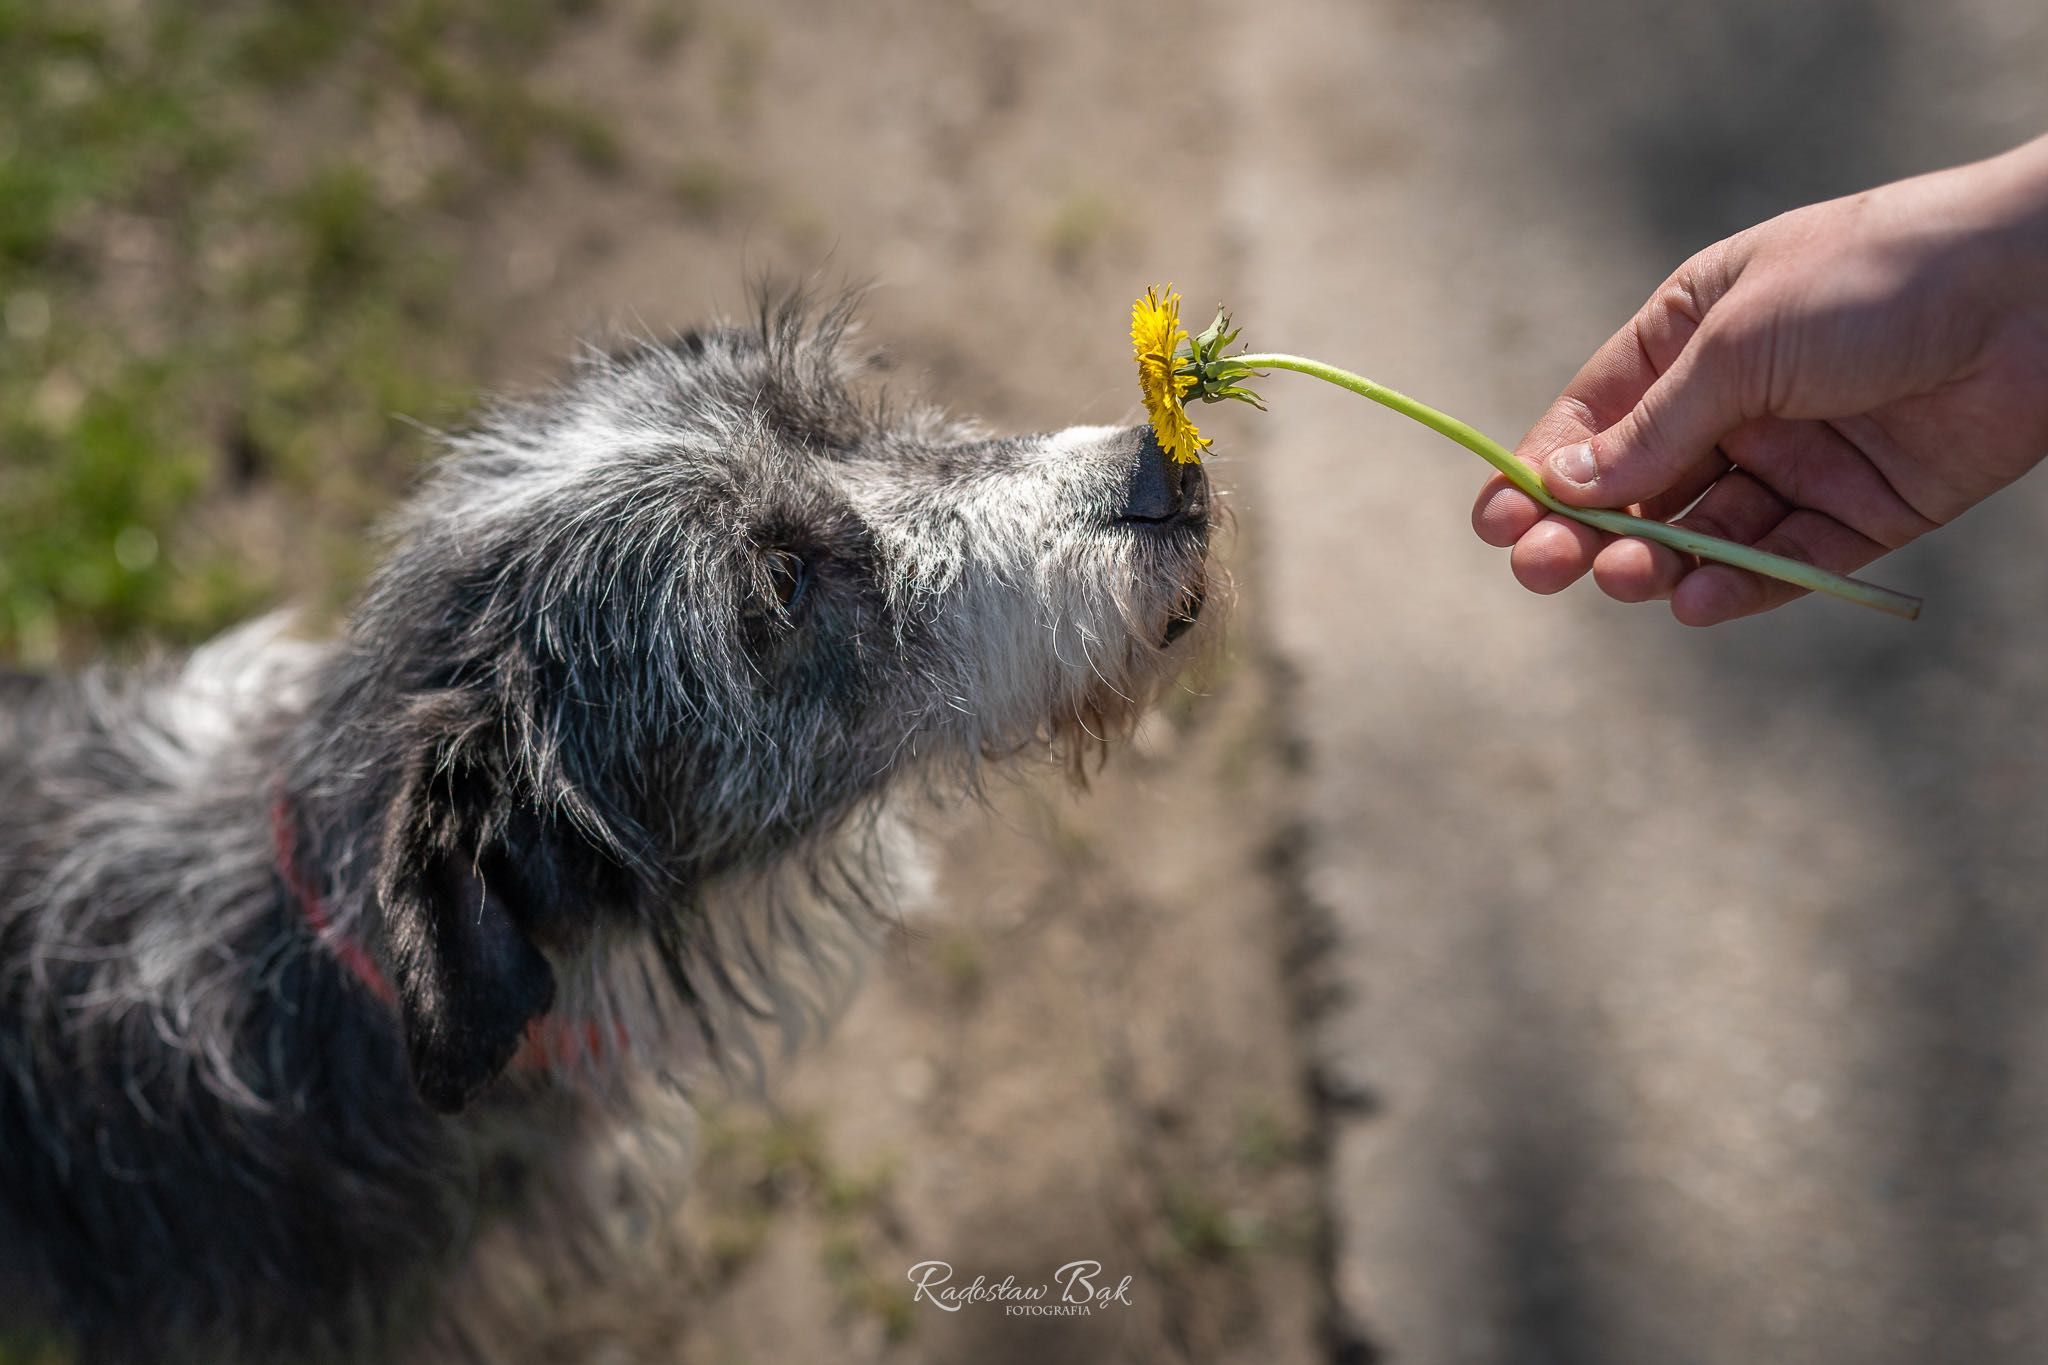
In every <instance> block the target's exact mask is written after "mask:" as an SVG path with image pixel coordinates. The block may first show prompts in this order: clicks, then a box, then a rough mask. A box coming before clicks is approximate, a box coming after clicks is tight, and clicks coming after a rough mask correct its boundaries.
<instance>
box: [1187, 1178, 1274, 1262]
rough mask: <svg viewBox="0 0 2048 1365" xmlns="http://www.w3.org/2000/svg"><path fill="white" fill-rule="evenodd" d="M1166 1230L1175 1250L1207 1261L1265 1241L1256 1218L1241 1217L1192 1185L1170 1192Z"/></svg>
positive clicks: (1253, 1247)
mask: <svg viewBox="0 0 2048 1365" xmlns="http://www.w3.org/2000/svg"><path fill="white" fill-rule="evenodd" d="M1166 1230H1167V1234H1168V1236H1170V1237H1171V1238H1172V1239H1173V1246H1174V1249H1175V1250H1176V1251H1178V1252H1180V1253H1181V1254H1183V1255H1186V1256H1192V1257H1194V1258H1196V1259H1197V1260H1204V1261H1222V1260H1228V1259H1230V1258H1231V1257H1234V1256H1238V1255H1241V1254H1243V1253H1244V1252H1246V1251H1250V1250H1253V1249H1255V1248H1257V1247H1258V1246H1260V1245H1261V1244H1262V1242H1263V1240H1264V1239H1263V1236H1262V1231H1261V1229H1260V1227H1259V1225H1258V1223H1257V1222H1256V1220H1253V1219H1249V1218H1246V1217H1243V1216H1241V1215H1240V1214H1238V1213H1237V1212H1235V1211H1234V1210H1232V1209H1231V1208H1229V1207H1228V1206H1227V1205H1225V1204H1223V1203H1222V1202H1221V1201H1219V1200H1217V1199H1216V1198H1215V1197H1214V1196H1212V1195H1210V1194H1209V1193H1208V1192H1207V1191H1205V1190H1200V1189H1197V1188H1195V1187H1193V1186H1192V1185H1182V1186H1177V1187H1175V1188H1174V1189H1172V1190H1170V1191H1169V1192H1168V1194H1167V1199H1166Z"/></svg>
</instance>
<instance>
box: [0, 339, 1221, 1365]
mask: <svg viewBox="0 0 2048 1365" xmlns="http://www.w3.org/2000/svg"><path fill="white" fill-rule="evenodd" d="M846 326H847V314H846V310H845V308H843V307H841V308H834V309H829V310H826V311H825V312H824V313H822V314H821V315H817V316H815V317H812V318H809V319H808V320H807V317H806V314H805V312H804V310H803V309H801V308H800V307H797V306H795V305H788V304H779V305H771V306H768V307H764V309H763V311H762V316H761V318H760V320H759V322H758V323H757V324H756V325H754V326H751V327H747V328H727V329H718V330H710V331H704V332H697V333H691V334H688V335H684V336H681V337H678V338H676V339H675V340H673V341H670V342H668V343H666V344H662V345H649V346H644V347H641V348H639V349H636V350H633V351H631V352H630V353H627V354H623V355H618V356H610V357H603V358H592V359H591V360H589V361H588V362H587V363H585V364H584V365H583V366H582V368H581V369H580V370H579V372H578V373H576V374H575V376H574V377H573V378H572V379H571V380H570V381H569V382H568V384H567V385H566V386H565V387H563V388H562V389H561V390H560V391H558V392H556V393H553V394H552V395H549V396H547V397H544V398H542V399H540V400H538V401H534V402H529V403H522V404H516V405H508V406H504V407H501V408H499V409H497V410H496V411H494V412H492V413H491V414H490V415H489V416H488V417H487V418H486V419H485V420H484V421H483V423H482V424H481V425H480V426H479V427H478V428H477V429H475V430H474V431H472V432H470V433H468V434H465V435H462V436H458V437H454V438H451V440H450V442H449V444H450V446H451V447H452V449H451V450H450V452H449V453H448V455H447V456H446V457H445V458H443V459H442V460H441V461H440V462H439V463H438V465H437V466H436V468H435V469H434V470H433V471H432V473H431V474H430V475H429V477H428V478H427V479H426V481H425V484H424V487H423V488H422V489H421V491H420V492H419V493H418V494H417V496H416V497H415V498H414V499H413V501H412V502H411V503H410V505H409V506H408V507H407V509H406V510H405V512H404V513H403V515H402V516H401V517H400V519H399V521H398V522H397V525H396V536H395V544H394V548H393V550H392V553H391V555H390V557H389V559H388V561H387V562H386V563H385V565H384V566H383V568H382V570H381V571H380V572H378V573H377V574H376V575H375V577H374V579H373V581H372V582H371V584H370V586H369V588H368V590H367V592H366V594H365V595H364V597H363V599H362V601H361V602H360V604H359V605H358V606H357V608H356V609H355V611H354V613H353V616H352V618H351V620H350V622H349V625H348V628H347V631H346V633H345V635H344V637H343V638H342V639H341V640H340V641H339V642H337V643H333V644H318V645H316V644H308V643H302V642H296V641H293V640H290V639H288V638H286V637H285V636H284V634H283V633H282V631H281V630H280V628H279V627H278V626H277V625H276V624H274V623H259V624H258V625H255V626H251V627H245V628H243V629H242V630H241V631H238V632H236V633H233V634H231V635H229V636H227V637H225V638H223V639H221V640H220V641H218V642H216V643H214V644H211V645H209V646H207V647H205V648H203V649H201V650H199V651H198V652H197V653H195V654H193V655H192V656H191V657H190V658H189V659H187V660H185V661H183V662H182V663H180V664H177V665H175V666H166V667H162V668H157V669H152V670H144V671H139V672H136V673H133V674H113V673H107V672H95V673H88V674H86V675H85V676H83V677H80V678H77V679H72V680H54V679H24V678H12V679H0V1328H6V1327H9V1326H24V1325H25V1326H27V1327H29V1328H31V1329H36V1330H56V1331H60V1332H62V1333H64V1334H66V1335H68V1336H70V1337H72V1338H74V1339H75V1340H76V1342H77V1344H78V1349H79V1351H80V1353H81V1357H82V1358H83V1359H85V1360H87V1361H109V1362H114V1361H119V1362H126V1361H152V1362H154V1361H164V1360H203V1361H209V1362H213V1361H243V1360H257V1361H275V1360H292V1359H376V1360H384V1359H389V1358H391V1355H392V1354H393V1353H394V1352H395V1351H398V1350H400V1349H401V1348H403V1347H404V1346H405V1345H406V1343H408V1342H414V1341H417V1340H418V1339H419V1338H418V1334H419V1333H420V1332H422V1331H428V1330H436V1329H435V1324H437V1323H438V1322H439V1320H440V1309H439V1307H438V1302H439V1295H440V1287H441V1286H442V1285H444V1284H445V1283H446V1282H447V1281H448V1279H449V1278H450V1277H451V1276H452V1275H454V1274H455V1273H456V1272H457V1270H458V1268H459V1267H460V1266H461V1265H462V1263H463V1260H464V1257H465V1254H466V1252H467V1250H468V1248H469V1245H470V1243H471V1241H472V1239H473V1235H474V1233H475V1231H476V1228H477V1227H478V1225H479V1222H480V1214H481V1213H482V1212H484V1211H486V1210H487V1209H489V1208H495V1207H498V1206H500V1205H503V1206H509V1207H513V1208H517V1207H519V1206H521V1205H522V1204H528V1203H530V1202H531V1200H532V1198H533V1197H535V1196H534V1195H533V1191H534V1190H536V1189H539V1188H542V1187H543V1186H545V1185H546V1181H545V1179H544V1178H543V1177H544V1173H545V1171H546V1170H547V1169H548V1168H549V1167H550V1166H551V1165H553V1164H557V1163H563V1162H568V1161H571V1160H573V1159H574V1154H575V1152H576V1151H577V1149H578V1147H579V1144H580V1143H582V1142H586V1141H588V1140H589V1139H590V1138H591V1136H592V1134H593V1132H594V1131H597V1130H600V1129H601V1124H600V1123H599V1122H598V1119H599V1118H602V1119H603V1120H604V1121H606V1122H617V1121H618V1120H619V1110H620V1106H619V1105H618V1104H616V1103H611V1104H608V1103H606V1101H607V1099H611V1100H616V1099H617V1098H618V1097H619V1096H621V1095H626V1096H630V1095H631V1094H632V1093H633V1091H634V1090H635V1088H636V1087H637V1086H638V1085H639V1084H640V1082H639V1081H633V1082H631V1083H628V1082H627V1081H626V1080H624V1079H622V1078H631V1077H640V1078H645V1077H647V1076H649V1075H655V1076H667V1075H673V1074H675V1073H676V1072H678V1071H679V1070H680V1069H682V1068H683V1067H684V1066H685V1065H686V1064H687V1063H688V1062H689V1061H690V1059H691V1058H693V1057H697V1058H701V1057H704V1056H707V1055H708V1056H714V1057H715V1056H716V1055H717V1054H718V1053H719V1052H720V1050H721V1049H724V1048H727V1047H729V1046H730V1045H731V1041H730V1040H731V1038H732V1036H733V1034H734V1028H733V1025H734V1024H735V1023H736V1022H738V1023H744V1022H745V1021H744V1019H743V1018H742V1017H741V1014H742V1013H743V1012H760V1013H764V1014H772V1013H774V1012H775V1011H776V1010H777V1009H778V1008H779V1007H780V1006H781V1005H782V1004H783V1001H784V998H785V997H787V996H790V995H792V994H795V993H796V992H793V991H791V990H790V989H789V975H788V974H789V972H790V971H791V970H793V969H794V968H792V966H791V961H792V958H793V957H794V958H796V959H805V958H810V959H816V958H818V957H820V956H821V955H823V954H824V953H825V949H824V947H823V946H822V944H823V943H824V941H825V939H826V937H827V934H826V930H825V925H826V922H827V921H834V922H838V921H843V920H844V919H846V918H847V912H851V913H852V916H853V917H854V918H859V917H860V916H861V915H863V914H866V913H869V912H871V911H872V910H873V909H875V908H876V907H878V906H884V905H886V902H887V899H888V896H889V894H890V893H889V890H888V882H889V877H890V872H889V868H888V866H887V850H888V846H889V843H890V841H889V840H888V839H887V838H886V837H884V829H885V826H884V823H883V822H882V821H880V820H879V819H878V817H877V812H878V811H879V810H880V809H881V805H880V802H881V798H882V797H883V796H884V795H885V793H887V792H888V791H889V790H890V789H891V788H898V787H901V786H902V785H903V782H904V780H905V779H912V780H914V781H917V782H920V783H923V784H932V783H938V784H944V789H945V790H949V791H958V790H961V787H960V786H959V785H958V784H963V783H964V784H967V785H968V786H970V787H971V784H972V783H973V780H974V774H975V772H976V770H977V767H978V765H979V764H980V763H981V762H982V760H983V759H985V758H987V757H991V756H994V757H1000V756H1005V755H1009V754H1013V753H1016V752H1019V751H1031V750H1034V749H1036V750H1040V751H1043V749H1044V747H1045V746H1048V745H1059V744H1062V743H1065V744H1073V743H1075V742H1081V743H1086V742H1089V741H1091V740H1093V739H1097V738H1100V737H1102V736H1105V735H1108V734H1109V733H1111V731H1112V730H1113V729H1115V728H1116V727H1118V726H1119V725H1121V724H1124V723H1126V722H1128V720H1129V719H1130V718H1131V717H1132V716H1133V714H1134V713H1135V711H1136V710H1137V708H1138V707H1139V706H1140V705H1141V704H1142V703H1143V702H1144V701H1145V700H1147V699H1148V697H1149V696H1150V695H1151V694H1152V693H1153V692H1154V691H1155V690H1156V689H1157V688H1158V687H1159V686H1160V685H1161V684H1162V683H1163V682H1164V681H1165V680H1167V679H1168V678H1169V677H1171V676H1172V675H1173V674H1174V673H1175V672H1176V671H1177V669H1178V668H1179V666H1180V663H1181V660H1182V655H1183V654H1184V652H1185V651H1186V649H1187V648H1188V646H1187V645H1186V644H1185V643H1180V637H1181V636H1182V635H1183V634H1184V633H1185V632H1186V629H1187V627H1188V626H1189V625H1190V624H1192V622H1193V620H1194V618H1195V616H1196V614H1197V613H1198V612H1199V610H1200V607H1201V603H1202V595H1203V583H1204V558H1205V554H1206V550H1207V541H1208V527H1209V498H1208V485H1207V482H1206V479H1205V476H1204V475H1203V473H1202V471H1201V469H1200V468H1199V467H1198V466H1189V467H1185V468H1183V467H1181V466H1177V465H1174V464H1171V463H1170V462H1168V461H1167V460H1166V459H1165V458H1164V457H1163V456H1162V455H1161V453H1160V451H1159V448H1158V446H1157V445H1156V443H1154V441H1153V440H1152V439H1151V436H1150V434H1149V433H1148V432H1147V431H1145V430H1144V429H1142V428H1139V429H1130V430H1112V429H1108V428H1076V429H1072V430H1068V431H1063V432H1060V433H1057V434H1054V435H1047V436H1034V437H1024V438H1017V439H995V440H992V439H985V438H983V437H982V436H980V435H979V434H978V433H976V432H974V431H972V430H969V429H967V428H965V427H963V426H961V425H959V424H956V423H953V422H949V421H947V420H944V419H943V418H941V417H940V416H938V415H937V414H934V413H931V412H926V411H899V412H890V411H885V410H884V409H883V408H881V407H880V406H878V405H876V404H874V403H872V402H869V401H866V400H863V399H861V398H859V397H857V396H856V395H855V394H854V392H853V391H852V389H851V388H850V387H849V378H850V376H851V368H850V363H849V362H848V361H847V360H846V359H845V353H846V351H847V347H846V345H845V344H844V343H845V336H846ZM792 948H793V949H794V952H793V953H792V951H791V950H792ZM558 1231H559V1229H558V1226H557V1224H555V1223H554V1222H552V1221H551V1222H550V1223H549V1224H548V1232H547V1234H546V1235H549V1236H553V1235H556V1234H557V1232H558ZM563 1235H566V1234H563Z"/></svg>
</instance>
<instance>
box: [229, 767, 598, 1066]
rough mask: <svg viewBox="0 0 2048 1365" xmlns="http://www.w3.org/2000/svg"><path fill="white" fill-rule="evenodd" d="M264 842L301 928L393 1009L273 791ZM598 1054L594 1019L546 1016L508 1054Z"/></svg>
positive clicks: (541, 1061)
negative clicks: (311, 869) (333, 910)
mask: <svg viewBox="0 0 2048 1365" xmlns="http://www.w3.org/2000/svg"><path fill="white" fill-rule="evenodd" d="M270 844H271V854H272V856H273V857H274V858H275V859H276V862H277V875H278V876H279V877H280V878H282V879H283V881H284V885H285V889H286V890H287V891H289V892H291V896H292V899H293V900H295V901H297V902H298V903H299V913H300V915H302V916H303V917H304V918H305V921H306V927H307V928H308V929H310V930H312V931H313V937H314V938H316V939H318V940H320V942H321V943H323V944H324V945H326V947H327V950H328V951H329V952H331V953H333V954H334V956H335V958H336V959H337V960H338V961H339V962H340V963H341V965H342V966H343V967H345V968H346V969H347V970H348V974H349V975H350V976H353V977H354V978H355V979H356V981H357V983H358V984H359V985H361V986H362V987H363V989H364V990H366V991H368V992H369V993H370V994H371V995H373V996H375V997H376V998H377V999H378V1000H379V1001H380V1002H381V1003H383V1004H384V1005H387V1006H389V1007H391V1008H393V1009H396V1008H397V1007H398V991H397V989H396V988H395V987H393V986H392V984H391V978H390V977H388V976H386V975H384V969H383V968H381V967H379V966H378V965H377V959H376V958H374V957H372V956H370V950H369V949H367V948H365V947H364V946H363V945H362V942H361V941H360V940H358V939H356V938H353V937H351V936H350V935H348V934H346V933H344V932H342V931H341V930H339V929H337V928H335V927H334V922H333V920H332V919H330V918H329V917H328V914H327V907H326V905H325V904H323V903H322V901H321V899H320V891H319V888H318V887H316V886H314V885H313V883H312V882H311V881H310V880H308V879H307V877H306V874H305V871H304V870H303V869H302V868H301V867H300V866H299V831H298V821H297V820H296V819H294V818H293V811H292V803H291V798H290V797H289V796H286V795H285V794H284V793H283V792H279V793H278V794H277V799H276V800H274V801H272V802H271V803H270ZM618 1032H619V1036H618V1037H617V1038H615V1039H614V1040H613V1041H614V1042H615V1043H616V1044H617V1045H618V1046H620V1047H624V1045H625V1042H626V1039H625V1029H624V1025H620V1026H619V1030H618ZM604 1053H605V1039H604V1034H603V1032H602V1031H601V1030H600V1029H599V1028H598V1026H597V1024H596V1022H595V1021H593V1020H587V1019H586V1020H580V1021H579V1020H575V1019H550V1018H548V1017H546V1016H545V1015H543V1016H542V1017H540V1018H537V1019H534V1020H532V1021H530V1022H529V1023H528V1024H527V1026H526V1038H525V1041H523V1042H522V1043H521V1044H520V1046H519V1051H518V1053H517V1054H516V1055H515V1056H514V1057H513V1058H512V1065H513V1066H515V1067H518V1068H520V1069H522V1070H533V1069H543V1070H552V1069H555V1068H566V1067H569V1066H571V1065H573V1064H575V1063H577V1062H580V1061H590V1062H595V1061H598V1060H600V1059H601V1058H602V1057H603V1056H604Z"/></svg>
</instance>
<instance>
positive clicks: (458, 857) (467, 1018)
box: [377, 751, 562, 1113]
mask: <svg viewBox="0 0 2048 1365" xmlns="http://www.w3.org/2000/svg"><path fill="white" fill-rule="evenodd" d="M410 768H411V770H410V771H409V772H408V773H406V775H405V777H404V779H403V781H402V784H401V786H400V789H399V792H398V794H397V796H396V799H394V800H393V801H392V803H391V805H390V806H389V807H388V809H387V812H386V818H385V826H384V831H383V847H382V849H381V851H380V867H379V869H378V877H377V894H378V899H379V901H380V903H381V905H382V908H383V913H384V927H385V934H386V941H387V945H388V947H389V950H390V959H391V964H392V974H393V977H394V984H395V985H396V986H397V989H398V1003H399V1009H400V1013H401V1014H402V1016H403V1021H404V1025H405V1040H406V1049H407V1051H408V1053H409V1054H410V1056H411V1059H412V1071H413V1082H414V1084H415V1085H416V1086H417V1087H418V1089H419V1093H420V1096H421V1098H423V1099H424V1100H425V1101H426V1102H427V1103H428V1104H429V1105H431V1106H432V1107H433V1108H434V1109H436V1110H439V1111H440V1112H442V1113H454V1112H455V1111H456V1110H459V1109H461V1108H462V1107H463V1106H464V1105H465V1104H467V1103H468V1102H469V1101H470V1099H471V1098H473V1097H474V1096H475V1095H476V1093H477V1092H478V1091H479V1090H481V1089H482V1088H483V1087H484V1086H485V1085H487V1084H488V1083H489V1082H490V1081H491V1080H492V1078H493V1077H495V1076H496V1075H497V1074H498V1073H499V1072H500V1071H502V1070H504V1068H505V1066H506V1064H507V1063H508V1062H510V1061H511V1060H512V1057H513V1054H514V1053H516V1052H517V1051H518V1050H519V1045H520V1042H521V1040H522V1039H523V1038H524V1036H525V1033H526V1028H527V1025H528V1024H529V1023H530V1022H532V1021H533V1020H534V1019H536V1018H538V1017H539V1016H541V1015H543V1014H545V1013H547V1011H548V1008H549V1006H551V1005H552V1004H553V1003H554V995H555V977H554V972H553V970H552V969H551V968H550V967H549V966H548V961H547V958H546V957H544V956H542V954H541V952H540V950H539V949H538V948H536V947H535V946H534V943H533V938H532V936H531V935H532V932H533V930H534V928H535V926H536V925H537V924H539V923H542V922H545V921H547V920H549V919H551V918H554V917H555V916H557V915H558V914H559V913H560V908H561V907H560V901H561V894H562V887H561V884H560V883H561V877H560V875H559V874H558V873H557V872H555V871H554V869H553V861H552V860H551V859H550V858H549V857H548V855H547V852H546V849H545V847H544V846H543V845H542V844H541V843H540V842H539V841H537V840H536V841H529V840H526V839H522V838H520V837H519V833H520V832H515V831H514V830H512V829H509V828H507V825H506V821H505V818H504V815H503V812H502V809H501V807H500V806H499V803H498V800H497V792H496V791H495V789H494V780H493V778H492V776H491V774H490V773H489V772H488V771H486V770H485V769H483V768H482V767H481V766H478V765H474V764H467V763H464V762H461V761H452V762H451V761H447V760H446V759H445V758H444V757H443V756H442V755H440V754H438V753H435V752H432V751H429V752H427V753H424V754H421V755H419V756H418V757H417V758H416V760H415V761H414V762H413V763H412V764H411V765H410Z"/></svg>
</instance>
